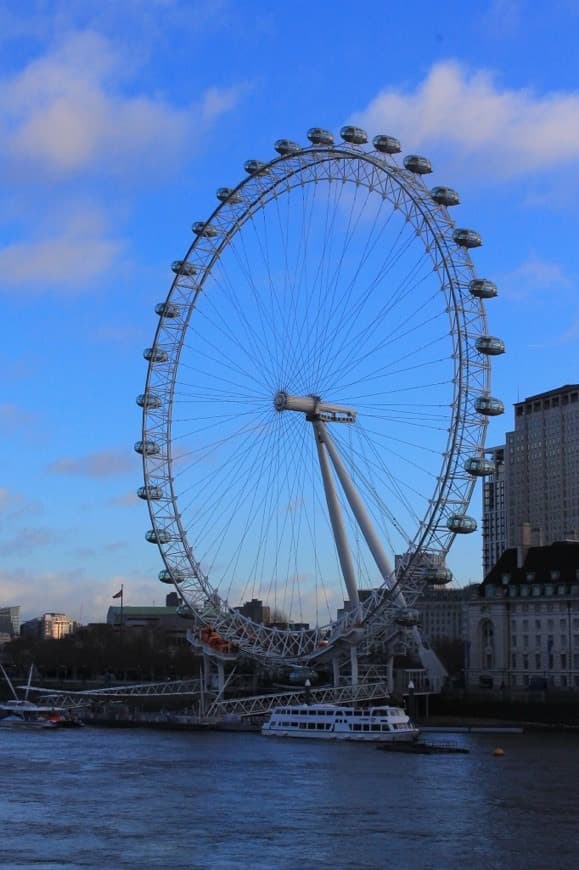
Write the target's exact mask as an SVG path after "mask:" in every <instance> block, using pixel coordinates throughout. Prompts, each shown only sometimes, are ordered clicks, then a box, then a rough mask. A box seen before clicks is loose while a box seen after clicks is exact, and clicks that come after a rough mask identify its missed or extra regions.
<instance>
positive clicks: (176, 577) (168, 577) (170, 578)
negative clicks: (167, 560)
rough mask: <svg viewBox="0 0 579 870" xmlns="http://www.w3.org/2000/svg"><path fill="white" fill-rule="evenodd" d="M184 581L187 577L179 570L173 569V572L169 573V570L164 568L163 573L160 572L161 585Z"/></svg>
mask: <svg viewBox="0 0 579 870" xmlns="http://www.w3.org/2000/svg"><path fill="white" fill-rule="evenodd" d="M184 579H185V575H184V574H183V572H182V571H179V570H178V569H177V568H173V570H172V571H169V570H168V569H167V568H163V570H162V571H159V580H160V581H161V583H173V582H174V583H181V582H182V581H183V580H184Z"/></svg>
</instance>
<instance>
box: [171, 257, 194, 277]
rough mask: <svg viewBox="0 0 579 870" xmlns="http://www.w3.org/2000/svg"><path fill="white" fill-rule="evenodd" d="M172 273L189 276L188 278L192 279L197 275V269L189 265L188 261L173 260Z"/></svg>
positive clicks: (191, 264)
mask: <svg viewBox="0 0 579 870" xmlns="http://www.w3.org/2000/svg"><path fill="white" fill-rule="evenodd" d="M171 271H172V272H174V273H175V275H187V277H189V278H191V277H193V275H196V274H197V267H196V266H194V265H193V263H188V262H187V260H173V262H172V263H171Z"/></svg>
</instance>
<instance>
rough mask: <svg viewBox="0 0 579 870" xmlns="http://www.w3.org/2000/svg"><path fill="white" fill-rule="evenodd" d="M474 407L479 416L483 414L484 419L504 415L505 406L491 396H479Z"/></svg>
mask: <svg viewBox="0 0 579 870" xmlns="http://www.w3.org/2000/svg"><path fill="white" fill-rule="evenodd" d="M474 407H475V410H476V411H477V412H478V413H479V414H484V415H485V417H498V415H499V414H504V413H505V406H504V405H503V403H502V402H501V400H500V399H494V398H493V397H492V396H479V397H478V399H477V400H476V402H475V403H474Z"/></svg>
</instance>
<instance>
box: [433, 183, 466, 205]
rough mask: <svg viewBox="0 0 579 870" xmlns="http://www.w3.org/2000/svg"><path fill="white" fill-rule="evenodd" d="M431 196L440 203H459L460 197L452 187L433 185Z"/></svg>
mask: <svg viewBox="0 0 579 870" xmlns="http://www.w3.org/2000/svg"><path fill="white" fill-rule="evenodd" d="M430 196H431V197H432V199H433V200H434V202H436V203H437V204H438V205H446V206H451V205H459V203H460V197H459V195H458V193H457V192H456V190H453V189H452V188H451V187H433V188H432V190H431V191H430Z"/></svg>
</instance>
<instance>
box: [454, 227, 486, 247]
mask: <svg viewBox="0 0 579 870" xmlns="http://www.w3.org/2000/svg"><path fill="white" fill-rule="evenodd" d="M452 238H453V239H454V241H455V242H456V244H457V245H459V246H460V247H461V248H480V246H481V245H482V238H481V236H480V234H479V233H477V232H476V230H467V229H458V230H455V231H454V232H453V234H452Z"/></svg>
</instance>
